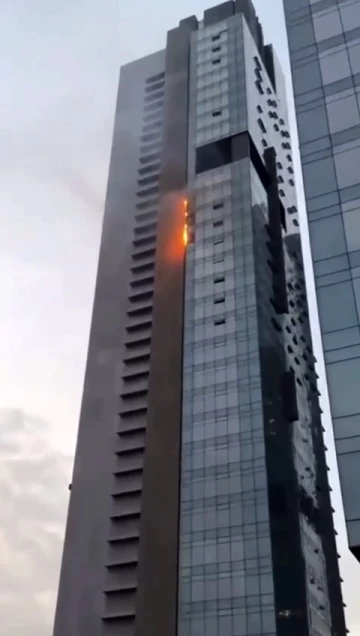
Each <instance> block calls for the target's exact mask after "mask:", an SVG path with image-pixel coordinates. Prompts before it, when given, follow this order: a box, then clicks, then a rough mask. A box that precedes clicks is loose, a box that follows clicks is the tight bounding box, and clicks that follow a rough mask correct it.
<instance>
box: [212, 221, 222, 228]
mask: <svg viewBox="0 0 360 636" xmlns="http://www.w3.org/2000/svg"><path fill="white" fill-rule="evenodd" d="M223 225H224V221H214V223H213V226H214V227H222V226H223Z"/></svg>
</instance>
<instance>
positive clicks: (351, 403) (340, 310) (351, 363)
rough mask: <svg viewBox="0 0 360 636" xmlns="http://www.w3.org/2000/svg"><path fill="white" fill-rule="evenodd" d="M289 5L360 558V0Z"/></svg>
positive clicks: (318, 274)
mask: <svg viewBox="0 0 360 636" xmlns="http://www.w3.org/2000/svg"><path fill="white" fill-rule="evenodd" d="M284 6H285V15H286V21H287V30H288V35H289V47H290V58H291V64H292V75H293V84H294V93H295V106H296V113H297V122H298V131H299V140H300V151H301V160H302V166H303V176H304V187H305V195H306V205H307V212H308V220H309V229H310V240H311V249H312V257H313V261H314V272H315V281H316V289H317V300H318V307H319V317H320V326H321V331H322V339H323V347H324V355H325V364H326V372H327V381H328V387H329V397H330V405H331V411H332V418H333V425H334V434H335V442H336V450H337V458H338V466H339V474H340V482H341V487H342V494H343V501H344V510H345V519H346V526H347V533H348V539H349V546H350V549H351V550H352V552H353V554H354V555H355V556H356V558H357V559H359V560H360V496H359V490H358V486H357V484H358V483H359V477H360V391H359V381H360V319H359V316H360V171H359V166H360V110H359V104H360V101H359V100H360V95H359V91H360V1H359V0H345V1H344V0H326V1H325V0H321V1H316V0H315V1H314V0H284Z"/></svg>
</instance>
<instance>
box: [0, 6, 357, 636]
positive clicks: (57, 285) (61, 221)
mask: <svg viewBox="0 0 360 636" xmlns="http://www.w3.org/2000/svg"><path fill="white" fill-rule="evenodd" d="M211 4H212V3H209V2H205V1H204V0H182V2H181V3H180V2H179V3H168V2H165V0H152V1H151V2H149V0H133V1H132V2H131V3H128V2H124V1H123V0H122V1H120V0H117V1H116V0H102V2H100V0H63V1H62V2H58V3H49V2H48V1H47V0H3V2H2V12H1V23H0V36H1V42H2V51H5V55H4V53H3V54H2V56H1V59H0V94H1V95H2V100H1V102H0V136H1V143H0V168H1V169H0V209H1V214H0V285H1V292H2V293H1V303H0V306H1V330H0V351H1V358H0V387H1V389H0V501H1V505H0V545H1V549H0V571H1V576H0V624H1V626H2V628H3V631H4V633H11V634H12V636H23V634H24V633H25V632H26V633H27V634H28V636H49V634H50V633H51V624H52V620H53V612H54V603H55V597H56V586H57V580H58V574H59V564H60V557H61V544H62V537H63V532H64V524H65V515H66V506H67V500H68V491H67V485H68V481H69V478H70V474H71V466H72V454H73V451H74V445H75V439H76V431H77V423H78V414H79V407H80V399H81V391H82V383H83V374H84V365H85V356H86V347H87V339H88V333H89V325H90V316H91V306H92V299H93V292H94V284H95V275H96V266H97V257H98V248H99V241H100V231H101V220H102V213H103V205H104V197H105V189H106V179H107V170H108V163H109V153H110V144H111V135H112V126H113V114H114V108H115V97H116V90H117V81H118V72H119V67H120V65H121V64H123V63H126V62H128V61H130V60H131V59H133V58H135V57H141V56H142V55H146V54H147V53H150V52H152V51H154V50H157V49H159V48H162V47H163V46H164V44H165V33H166V30H167V29H169V28H171V27H173V26H175V25H176V24H177V22H178V21H179V20H180V19H181V18H183V17H185V16H187V15H190V14H193V13H195V14H197V15H198V16H201V14H202V12H203V10H204V9H205V8H208V7H209V6H211ZM255 5H256V8H257V11H258V14H259V17H260V19H261V21H262V23H263V26H264V30H265V36H266V39H267V41H270V40H271V41H272V42H274V43H275V45H276V49H277V52H278V55H279V57H280V59H281V61H282V64H283V67H284V69H285V71H286V73H287V75H288V77H289V66H288V60H287V48H286V36H285V28H284V21H283V14H282V6H281V0H272V1H271V2H270V1H269V0H255ZM304 229H305V230H306V227H305V226H304ZM305 245H307V243H306V241H305ZM309 271H310V269H309ZM310 274H311V271H310ZM310 292H312V285H311V284H310ZM311 299H312V301H313V293H311ZM315 319H316V315H315ZM315 339H316V341H317V342H319V338H318V331H317V329H316V330H315ZM321 369H322V367H321V365H320V371H321ZM323 393H325V391H324V388H323ZM324 410H325V424H328V422H329V415H328V405H327V401H326V396H325V400H324ZM328 428H329V427H328ZM328 446H329V448H330V449H331V452H330V457H329V462H330V464H331V465H332V466H333V467H335V463H334V454H333V447H332V440H331V435H330V436H328ZM332 479H333V485H334V506H335V507H336V509H337V526H338V528H339V530H340V540H339V548H340V552H341V554H342V555H343V557H342V565H343V576H344V579H345V593H346V600H347V603H348V616H349V619H348V624H349V627H350V629H351V631H352V633H353V634H354V635H356V634H357V635H359V634H360V610H359V609H358V607H357V605H356V588H358V589H359V581H360V566H359V565H358V564H357V563H355V560H354V559H353V558H352V557H351V556H350V555H349V554H348V553H347V551H346V543H345V536H344V528H343V519H342V515H341V505H340V503H339V501H340V498H339V489H338V483H337V478H336V470H335V469H334V470H333V472H332ZM20 519H21V524H19V523H18V522H19V520H20ZM15 525H16V528H15ZM25 628H26V629H25Z"/></svg>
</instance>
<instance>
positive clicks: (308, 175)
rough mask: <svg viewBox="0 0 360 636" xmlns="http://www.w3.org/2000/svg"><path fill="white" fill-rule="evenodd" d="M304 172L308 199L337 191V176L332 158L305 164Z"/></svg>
mask: <svg viewBox="0 0 360 636" xmlns="http://www.w3.org/2000/svg"><path fill="white" fill-rule="evenodd" d="M303 172H304V186H305V191H306V195H307V197H308V198H311V197H318V196H319V195H321V194H326V193H327V192H331V191H332V190H335V189H336V175H335V169H334V162H333V159H332V157H327V158H325V159H320V160H317V161H311V162H310V163H305V164H304V166H303Z"/></svg>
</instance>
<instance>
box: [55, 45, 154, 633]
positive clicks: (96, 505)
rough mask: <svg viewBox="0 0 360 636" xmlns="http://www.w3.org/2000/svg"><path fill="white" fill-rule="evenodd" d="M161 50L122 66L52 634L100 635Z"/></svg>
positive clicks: (102, 628)
mask: <svg viewBox="0 0 360 636" xmlns="http://www.w3.org/2000/svg"><path fill="white" fill-rule="evenodd" d="M163 68H164V53H163V51H161V52H159V53H156V54H154V55H151V56H148V57H147V58H144V59H143V60H139V61H137V62H134V63H132V64H129V65H127V66H126V67H123V69H122V71H121V78H120V86H119V94H118V101H117V107H116V115H115V129H114V138H113V146H112V154H111V161H110V173H109V182H108V189H107V198H106V204H105V215H104V224H103V231H102V238H101V247H100V257H99V266H98V274H97V282H96V290H95V299H94V309H93V316H92V325H91V332H90V342H89V351H88V359H87V366H86V374H85V383H84V392H83V398H82V406H81V415H80V423H79V432H78V441H77V448H76V454H75V463H74V472H73V478H72V488H71V494H70V504H69V512H68V519H67V527H66V535H65V543H64V553H63V560H62V568H61V577H60V585H59V593H58V601H57V608H56V617H55V626H54V636H103V634H104V625H103V622H102V616H103V612H104V578H105V571H106V568H105V564H106V563H107V560H108V549H109V545H108V538H109V518H110V516H111V514H112V505H113V501H112V497H111V493H112V492H113V490H114V482H113V480H114V475H113V470H114V464H115V451H116V448H117V446H116V445H117V437H118V436H117V434H116V429H117V424H118V412H119V391H120V388H119V386H120V385H119V366H120V365H121V362H122V359H123V340H124V330H125V324H126V320H127V316H126V311H125V309H124V307H126V304H127V296H128V286H129V277H130V270H129V258H130V254H131V250H132V238H133V225H134V209H135V198H136V194H135V193H136V190H137V167H138V154H139V138H140V134H141V132H139V131H141V126H142V118H143V112H142V109H143V93H144V85H145V81H146V78H148V77H149V76H152V75H156V74H158V73H161V71H163Z"/></svg>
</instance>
